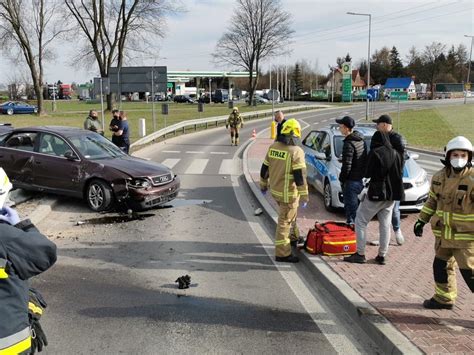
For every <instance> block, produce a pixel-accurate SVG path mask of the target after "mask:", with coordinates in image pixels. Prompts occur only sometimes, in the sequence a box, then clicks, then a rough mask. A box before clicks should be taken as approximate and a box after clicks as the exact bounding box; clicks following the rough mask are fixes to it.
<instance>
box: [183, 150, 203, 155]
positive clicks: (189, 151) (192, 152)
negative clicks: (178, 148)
mask: <svg viewBox="0 0 474 355" xmlns="http://www.w3.org/2000/svg"><path fill="white" fill-rule="evenodd" d="M202 153H204V152H202V151H198V150H188V151H187V152H186V154H202Z"/></svg>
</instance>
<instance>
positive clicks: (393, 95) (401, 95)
mask: <svg viewBox="0 0 474 355" xmlns="http://www.w3.org/2000/svg"><path fill="white" fill-rule="evenodd" d="M390 100H393V101H397V100H400V101H407V100H408V93H407V92H406V91H392V92H390Z"/></svg>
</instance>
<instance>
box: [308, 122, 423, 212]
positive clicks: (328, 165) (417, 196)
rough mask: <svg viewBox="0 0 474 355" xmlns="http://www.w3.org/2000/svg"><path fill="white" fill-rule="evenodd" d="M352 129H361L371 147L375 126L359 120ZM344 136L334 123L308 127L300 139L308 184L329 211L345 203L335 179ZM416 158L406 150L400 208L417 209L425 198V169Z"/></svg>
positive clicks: (338, 169) (337, 181) (339, 169)
mask: <svg viewBox="0 0 474 355" xmlns="http://www.w3.org/2000/svg"><path fill="white" fill-rule="evenodd" d="M354 129H355V130H357V131H359V132H360V133H362V135H363V136H364V137H365V142H366V144H367V147H370V141H371V139H372V135H373V134H374V133H375V132H376V129H375V126H374V125H372V124H359V125H357V126H356V127H355V128H354ZM343 140H344V136H343V135H342V134H341V132H340V131H339V125H337V124H333V125H331V126H330V127H327V128H323V129H320V130H314V131H311V132H310V133H309V134H308V135H307V136H306V137H305V138H304V140H303V150H304V152H305V160H306V166H307V169H308V184H310V185H312V186H313V187H314V188H315V189H316V190H317V191H318V192H320V193H322V194H323V197H324V206H325V207H326V209H327V210H329V211H331V210H334V209H335V208H343V207H344V204H343V199H342V191H341V185H340V183H339V179H338V177H339V173H340V172H341V162H340V159H341V157H342V146H343ZM415 159H418V154H414V153H408V159H406V160H405V165H404V168H403V186H404V188H405V200H404V201H401V203H400V210H402V211H419V210H421V208H422V207H423V204H424V203H425V201H426V200H427V198H428V191H429V188H430V183H429V181H428V178H427V174H426V171H425V170H424V169H423V168H422V167H421V166H419V165H418V164H417V162H416V161H415Z"/></svg>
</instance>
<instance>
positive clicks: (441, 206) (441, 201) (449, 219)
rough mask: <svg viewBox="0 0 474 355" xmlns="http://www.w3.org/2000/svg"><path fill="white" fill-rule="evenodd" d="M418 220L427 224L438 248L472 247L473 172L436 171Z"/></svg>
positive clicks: (473, 233) (473, 236)
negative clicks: (439, 244)
mask: <svg viewBox="0 0 474 355" xmlns="http://www.w3.org/2000/svg"><path fill="white" fill-rule="evenodd" d="M420 219H421V220H422V221H424V222H426V223H428V222H431V228H432V230H433V234H434V235H435V237H437V238H441V240H442V246H444V247H451V248H456V247H459V248H464V247H469V246H471V247H472V246H474V168H472V167H471V168H465V169H463V170H462V171H461V172H460V173H454V171H453V170H452V169H451V168H444V169H442V170H440V171H438V172H437V173H436V174H435V175H434V176H433V178H432V179H431V187H430V192H429V196H428V200H427V201H426V203H425V205H424V206H423V208H422V209H421V212H420Z"/></svg>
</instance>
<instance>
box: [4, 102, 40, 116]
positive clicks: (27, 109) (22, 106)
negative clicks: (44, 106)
mask: <svg viewBox="0 0 474 355" xmlns="http://www.w3.org/2000/svg"><path fill="white" fill-rule="evenodd" d="M0 113H3V114H6V115H13V114H17V113H30V114H31V113H38V107H37V106H33V105H30V104H27V103H26V102H21V101H7V102H5V103H3V104H1V105H0Z"/></svg>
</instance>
